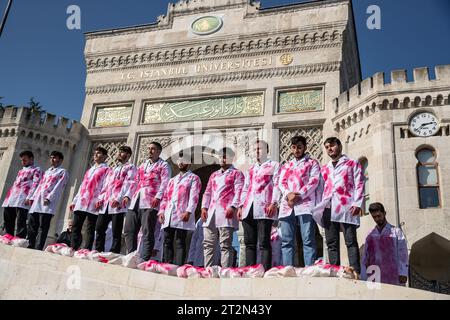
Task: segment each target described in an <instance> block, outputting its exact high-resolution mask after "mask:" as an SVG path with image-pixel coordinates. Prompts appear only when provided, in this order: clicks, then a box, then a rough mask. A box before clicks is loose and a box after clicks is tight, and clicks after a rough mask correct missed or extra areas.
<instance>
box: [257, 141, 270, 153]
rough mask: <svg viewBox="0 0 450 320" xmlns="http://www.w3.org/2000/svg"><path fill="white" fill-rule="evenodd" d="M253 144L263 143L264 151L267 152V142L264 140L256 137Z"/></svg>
mask: <svg viewBox="0 0 450 320" xmlns="http://www.w3.org/2000/svg"><path fill="white" fill-rule="evenodd" d="M255 144H261V145H263V146H266V151H267V153H269V144H268V143H267V141H266V140H262V139H257V140H256V141H255Z"/></svg>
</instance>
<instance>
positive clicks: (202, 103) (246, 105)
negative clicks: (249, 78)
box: [144, 93, 264, 124]
mask: <svg viewBox="0 0 450 320" xmlns="http://www.w3.org/2000/svg"><path fill="white" fill-rule="evenodd" d="M263 109H264V94H262V93H259V94H253V95H246V96H235V97H223V98H210V99H201V100H185V101H176V102H161V103H147V104H146V105H145V113H144V123H145V124H147V123H168V122H179V121H196V120H212V119H226V118H237V117H248V116H259V115H262V114H263Z"/></svg>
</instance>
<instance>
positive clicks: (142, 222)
mask: <svg viewBox="0 0 450 320" xmlns="http://www.w3.org/2000/svg"><path fill="white" fill-rule="evenodd" d="M138 204H139V201H136V206H135V208H134V209H133V210H128V212H127V215H126V218H125V227H124V236H125V245H126V247H127V254H128V253H131V252H133V251H136V250H137V247H138V243H137V238H138V233H139V229H141V227H142V251H141V258H142V259H144V260H145V261H148V260H150V258H151V256H152V251H153V248H154V246H155V225H156V219H157V213H158V210H155V209H138Z"/></svg>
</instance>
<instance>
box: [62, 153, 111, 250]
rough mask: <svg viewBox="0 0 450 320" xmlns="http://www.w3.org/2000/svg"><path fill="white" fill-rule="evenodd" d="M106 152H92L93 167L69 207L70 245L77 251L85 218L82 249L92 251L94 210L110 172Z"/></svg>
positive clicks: (85, 176) (87, 172) (95, 220)
mask: <svg viewBox="0 0 450 320" xmlns="http://www.w3.org/2000/svg"><path fill="white" fill-rule="evenodd" d="M107 156H108V152H107V151H106V149H105V148H102V147H98V148H96V149H95V151H94V156H93V158H94V162H95V163H94V165H93V166H92V167H91V168H90V169H89V170H87V171H86V174H85V175H84V178H83V181H82V182H81V186H80V188H79V189H78V193H77V195H76V196H75V198H74V199H73V201H72V204H71V205H70V211H73V227H72V245H71V247H72V248H73V249H75V250H78V249H79V248H80V246H81V229H82V227H83V224H84V221H85V220H86V218H87V232H86V242H85V246H84V249H89V250H92V246H93V245H94V238H95V225H96V223H97V215H98V212H97V209H96V208H95V206H96V204H97V202H98V201H99V197H100V192H101V190H102V188H103V183H104V181H105V179H106V177H107V175H108V173H109V171H110V170H111V168H110V167H109V166H108V165H107V164H106V163H105V160H106V157H107Z"/></svg>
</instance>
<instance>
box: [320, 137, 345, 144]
mask: <svg viewBox="0 0 450 320" xmlns="http://www.w3.org/2000/svg"><path fill="white" fill-rule="evenodd" d="M327 143H330V144H337V145H338V146H342V143H341V140H339V139H338V138H336V137H329V138H326V139H325V142H324V143H323V145H326V144H327Z"/></svg>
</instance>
